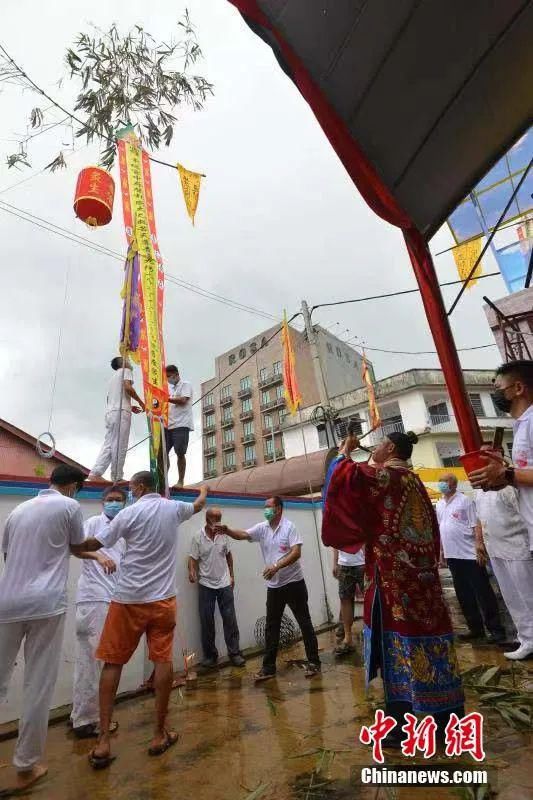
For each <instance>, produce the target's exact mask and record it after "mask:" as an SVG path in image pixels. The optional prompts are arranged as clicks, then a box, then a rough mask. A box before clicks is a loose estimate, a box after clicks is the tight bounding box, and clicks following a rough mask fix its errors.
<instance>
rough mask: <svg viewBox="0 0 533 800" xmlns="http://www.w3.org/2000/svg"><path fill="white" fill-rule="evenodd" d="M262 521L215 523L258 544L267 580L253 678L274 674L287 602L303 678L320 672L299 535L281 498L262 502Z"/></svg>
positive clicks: (218, 528)
mask: <svg viewBox="0 0 533 800" xmlns="http://www.w3.org/2000/svg"><path fill="white" fill-rule="evenodd" d="M264 515H265V522H259V523H258V524H257V525H254V527H253V528H249V529H248V530H247V531H241V530H234V529H232V528H228V526H227V525H217V526H215V531H216V533H222V534H227V535H228V536H231V538H232V539H236V540H238V541H247V542H257V543H258V544H259V546H260V547H261V551H262V554H263V559H264V561H265V565H266V566H265V569H264V571H263V578H264V579H265V580H266V582H267V587H268V588H267V604H266V630H265V656H264V658H263V666H262V668H261V670H260V671H259V672H258V673H257V675H256V676H255V680H256V681H257V682H259V681H265V680H268V679H269V678H273V677H274V676H275V674H276V658H277V654H278V647H279V638H280V631H281V619H282V616H283V612H284V610H285V606H286V605H288V606H289V608H290V610H291V611H292V613H293V614H294V618H295V619H296V622H297V623H298V625H299V626H300V630H301V631H302V637H303V640H304V645H305V653H306V656H307V662H308V663H307V669H306V672H305V676H306V678H312V677H314V676H315V675H319V674H320V658H319V655H318V642H317V638H316V634H315V631H314V628H313V623H312V621H311V615H310V613H309V605H308V595H307V586H306V585H305V580H304V574H303V571H302V565H301V563H300V558H301V555H302V544H303V542H302V538H301V537H300V536H299V535H298V533H297V531H296V528H295V526H294V525H293V523H292V522H290V521H289V520H288V519H287V517H285V516H283V501H282V499H281V498H280V497H271V498H270V499H269V500H267V501H266V503H265V510H264Z"/></svg>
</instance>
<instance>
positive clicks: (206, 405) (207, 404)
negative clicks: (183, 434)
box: [202, 400, 215, 414]
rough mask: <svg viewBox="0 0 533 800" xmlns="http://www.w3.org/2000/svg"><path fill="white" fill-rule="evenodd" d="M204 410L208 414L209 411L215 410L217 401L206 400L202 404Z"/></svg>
mask: <svg viewBox="0 0 533 800" xmlns="http://www.w3.org/2000/svg"><path fill="white" fill-rule="evenodd" d="M202 410H203V411H204V412H205V413H206V414H207V413H208V412H209V411H214V410H215V401H214V400H204V402H203V403H202Z"/></svg>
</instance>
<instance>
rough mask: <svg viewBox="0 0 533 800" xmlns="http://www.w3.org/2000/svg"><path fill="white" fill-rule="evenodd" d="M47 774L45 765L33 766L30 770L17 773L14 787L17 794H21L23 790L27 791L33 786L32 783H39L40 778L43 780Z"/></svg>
mask: <svg viewBox="0 0 533 800" xmlns="http://www.w3.org/2000/svg"><path fill="white" fill-rule="evenodd" d="M47 773H48V767H47V766H46V764H35V765H34V766H33V767H32V768H31V769H25V770H20V771H18V772H17V785H16V790H17V792H21V791H23V790H24V789H29V787H30V786H33V784H34V783H37V781H40V780H41V778H44V776H45V775H46V774H47Z"/></svg>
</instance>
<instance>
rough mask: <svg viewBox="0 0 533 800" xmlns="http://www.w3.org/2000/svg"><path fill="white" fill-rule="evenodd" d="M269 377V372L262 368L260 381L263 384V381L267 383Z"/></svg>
mask: <svg viewBox="0 0 533 800" xmlns="http://www.w3.org/2000/svg"><path fill="white" fill-rule="evenodd" d="M267 376H268V370H267V369H266V367H262V368H261V369H260V370H259V380H260V381H261V382H263V381H266V379H267Z"/></svg>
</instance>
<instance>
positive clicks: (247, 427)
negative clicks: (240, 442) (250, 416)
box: [242, 420, 254, 437]
mask: <svg viewBox="0 0 533 800" xmlns="http://www.w3.org/2000/svg"><path fill="white" fill-rule="evenodd" d="M242 432H243V435H244V436H245V437H246V436H253V435H254V423H253V420H250V421H249V422H245V423H244V425H243V426H242Z"/></svg>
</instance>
